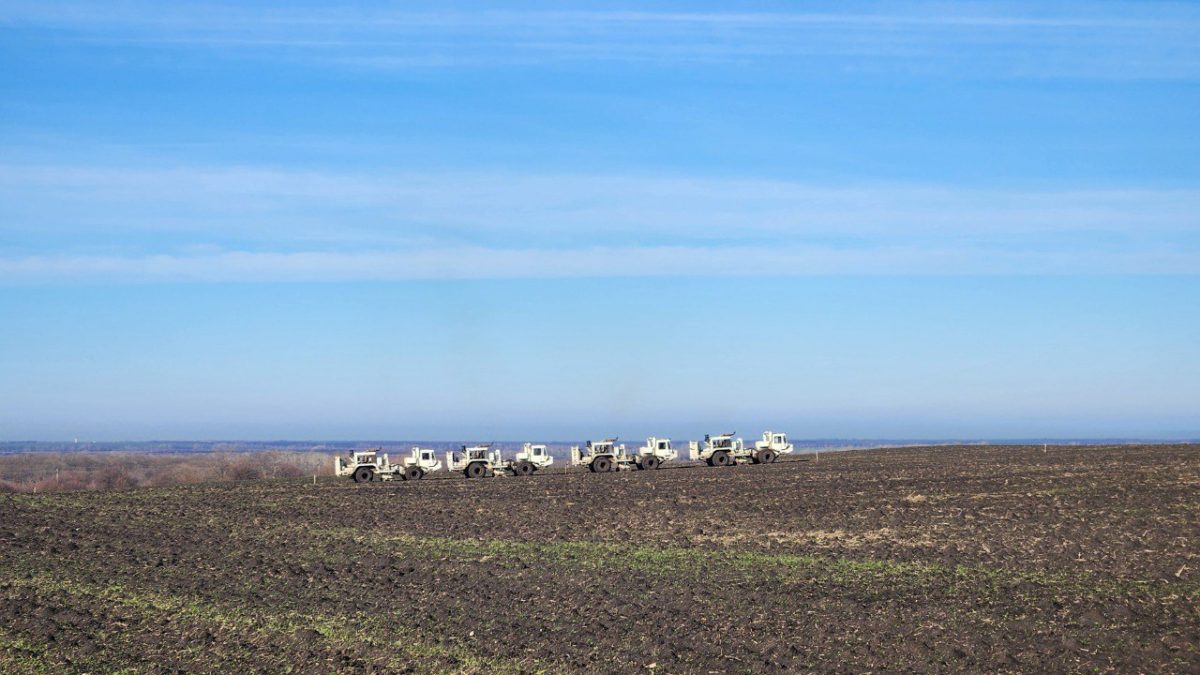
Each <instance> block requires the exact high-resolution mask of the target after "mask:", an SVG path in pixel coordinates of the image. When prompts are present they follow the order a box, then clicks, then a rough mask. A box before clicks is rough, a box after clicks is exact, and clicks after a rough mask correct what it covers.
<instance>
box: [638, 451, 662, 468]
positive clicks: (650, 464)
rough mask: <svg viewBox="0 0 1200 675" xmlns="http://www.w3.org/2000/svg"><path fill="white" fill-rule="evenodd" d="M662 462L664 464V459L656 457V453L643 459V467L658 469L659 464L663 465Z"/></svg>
mask: <svg viewBox="0 0 1200 675" xmlns="http://www.w3.org/2000/svg"><path fill="white" fill-rule="evenodd" d="M661 464H662V460H661V459H659V458H657V457H655V456H654V455H649V456H647V457H645V458H643V459H642V468H643V469H646V470H647V471H653V470H655V469H657V468H658V467H659V465H661Z"/></svg>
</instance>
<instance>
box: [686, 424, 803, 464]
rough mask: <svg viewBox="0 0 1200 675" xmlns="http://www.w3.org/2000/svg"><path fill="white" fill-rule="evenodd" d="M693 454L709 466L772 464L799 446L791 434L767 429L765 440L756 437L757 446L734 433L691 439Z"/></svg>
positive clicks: (690, 446) (690, 450) (692, 457)
mask: <svg viewBox="0 0 1200 675" xmlns="http://www.w3.org/2000/svg"><path fill="white" fill-rule="evenodd" d="M688 449H689V456H690V457H691V459H693V460H697V459H702V460H704V461H705V462H706V463H707V464H708V465H709V466H730V465H732V464H747V463H749V464H770V463H771V462H774V461H775V460H776V459H778V458H779V455H786V454H789V453H791V452H792V451H793V450H795V446H793V445H792V444H791V443H788V442H787V434H783V433H777V432H772V431H767V432H764V433H763V437H762V440H761V441H755V442H754V447H753V448H748V447H746V444H745V442H744V441H742V439H740V438H734V435H733V434H731V433H730V434H719V435H716V436H705V437H704V443H703V444H700V443H698V442H696V441H691V442H689V443H688Z"/></svg>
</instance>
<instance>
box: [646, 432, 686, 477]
mask: <svg viewBox="0 0 1200 675" xmlns="http://www.w3.org/2000/svg"><path fill="white" fill-rule="evenodd" d="M678 456H679V453H678V452H676V451H675V449H674V448H672V447H671V439H669V438H655V437H654V436H651V437H650V438H647V439H646V444H645V445H643V446H642V447H640V448H638V450H637V466H638V468H639V469H657V468H658V467H660V466H662V463H663V462H669V461H671V460H673V459H675V458H676V457H678Z"/></svg>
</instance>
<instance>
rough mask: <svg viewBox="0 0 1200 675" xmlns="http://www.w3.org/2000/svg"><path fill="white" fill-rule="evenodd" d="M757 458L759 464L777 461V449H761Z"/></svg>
mask: <svg viewBox="0 0 1200 675" xmlns="http://www.w3.org/2000/svg"><path fill="white" fill-rule="evenodd" d="M756 459H757V460H758V463H759V464H770V463H771V462H774V461H775V451H774V450H759V451H758V457H757V458H756Z"/></svg>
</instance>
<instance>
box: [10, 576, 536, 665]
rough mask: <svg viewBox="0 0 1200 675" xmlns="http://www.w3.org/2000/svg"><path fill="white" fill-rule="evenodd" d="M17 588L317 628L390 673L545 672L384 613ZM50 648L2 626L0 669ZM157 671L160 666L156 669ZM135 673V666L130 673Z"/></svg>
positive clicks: (39, 582) (223, 622)
mask: <svg viewBox="0 0 1200 675" xmlns="http://www.w3.org/2000/svg"><path fill="white" fill-rule="evenodd" d="M6 583H7V584H9V585H10V586H15V587H28V588H32V589H34V590H35V591H37V592H38V593H41V594H46V595H50V594H54V593H65V594H67V595H72V596H76V597H80V598H90V599H94V600H98V601H100V602H103V603H105V604H108V605H110V606H116V607H122V608H125V609H127V610H132V611H133V612H135V613H136V614H137V615H138V616H139V617H142V618H146V619H151V620H153V621H155V622H159V621H161V620H162V619H164V618H170V619H171V620H172V621H173V622H178V623H182V624H185V625H191V626H201V627H204V628H207V629H210V630H219V631H224V632H229V633H232V634H234V635H254V636H261V637H265V638H268V639H269V638H270V637H272V636H280V635H289V634H294V633H295V632H296V631H299V630H313V631H316V632H317V633H319V634H320V635H321V636H322V638H323V639H325V640H326V641H327V642H328V643H329V644H330V645H331V646H333V647H340V648H347V649H357V648H361V647H363V646H366V647H369V648H371V649H373V650H378V652H380V653H386V654H388V655H390V657H389V660H388V663H387V667H388V668H389V669H393V670H404V671H409V670H416V671H418V672H456V673H518V672H519V673H528V672H548V671H549V670H550V669H549V668H547V666H545V665H544V664H538V663H535V662H532V661H529V660H520V661H518V660H507V659H494V658H487V657H482V656H479V655H477V654H474V653H472V652H471V651H470V650H469V649H468V648H465V647H459V646H446V645H441V644H435V643H432V642H429V641H426V640H422V639H421V638H420V636H418V635H415V634H413V633H410V632H407V631H405V630H404V629H403V628H402V627H400V626H399V625H398V623H397V622H389V621H387V617H380V616H372V615H365V614H354V615H348V616H347V615H336V616H330V615H318V614H307V613H300V612H283V613H271V612H263V611H257V610H254V611H249V610H245V609H242V608H237V607H232V606H226V605H222V604H221V603H212V602H210V601H207V600H205V599H202V598H198V597H194V596H182V595H167V594H163V593H156V592H153V591H146V590H143V589H135V588H131V587H129V586H124V585H121V584H108V585H99V584H93V583H88V582H84V581H80V580H75V579H65V578H63V577H62V576H59V575H48V574H43V575H36V576H34V577H33V578H31V579H8V580H6ZM48 656H49V655H48V653H47V648H46V647H45V646H41V645H35V644H32V643H29V642H28V641H27V640H24V639H22V638H19V637H13V636H10V635H8V634H6V633H4V632H3V631H2V630H0V666H5V667H4V668H3V672H10V668H9V666H12V670H14V671H16V672H46V671H47V668H48V665H47V663H48V661H49V659H48V658H47V657H48ZM194 658H195V659H196V660H197V661H199V662H203V659H204V654H203V653H202V652H201V651H200V650H198V649H197V650H196V653H195V654H194ZM155 669H157V668H155ZM131 672H134V671H131Z"/></svg>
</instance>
